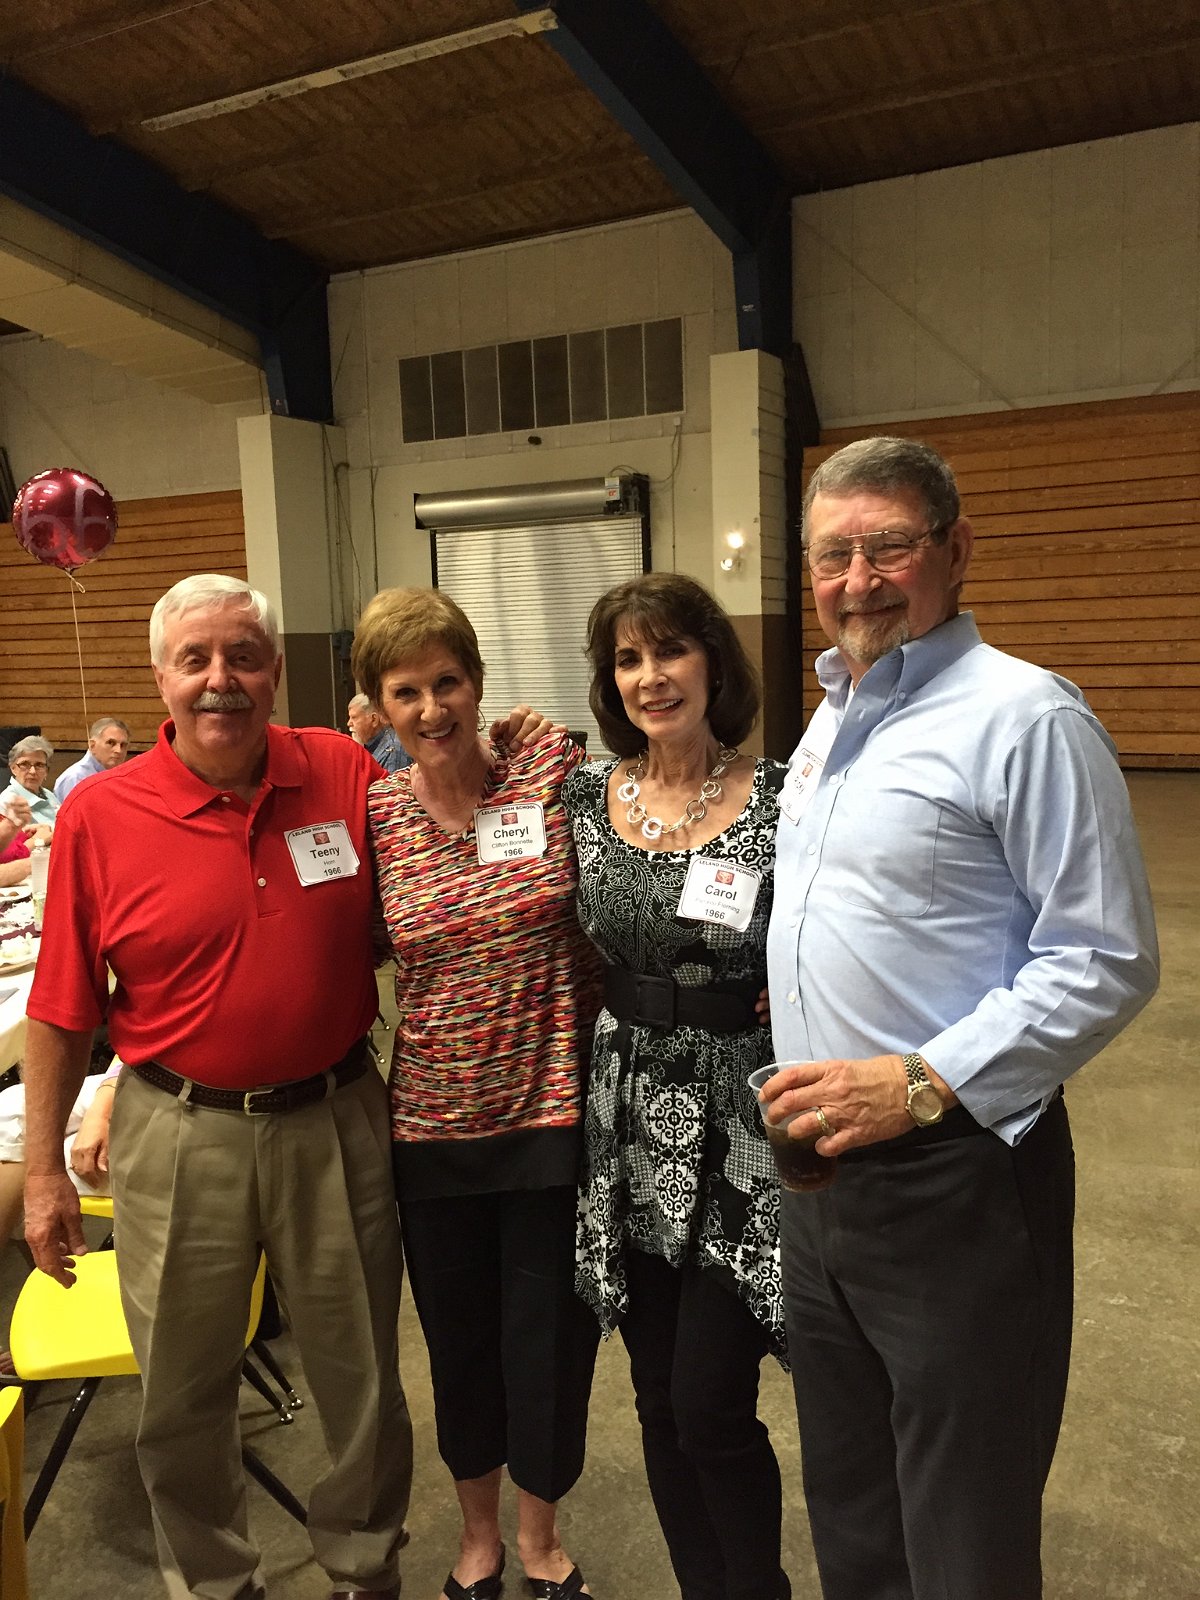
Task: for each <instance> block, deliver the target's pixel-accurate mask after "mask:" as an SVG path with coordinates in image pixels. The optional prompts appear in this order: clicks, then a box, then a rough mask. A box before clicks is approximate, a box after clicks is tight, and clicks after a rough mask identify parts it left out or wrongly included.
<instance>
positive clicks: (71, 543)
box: [13, 467, 117, 572]
mask: <svg viewBox="0 0 1200 1600" xmlns="http://www.w3.org/2000/svg"><path fill="white" fill-rule="evenodd" d="M13 532H14V533H15V534H16V536H17V539H18V541H19V542H20V543H21V544H22V545H24V547H25V549H26V550H28V551H29V554H30V555H31V556H36V557H37V559H38V560H39V561H41V562H43V563H44V564H45V565H46V566H48V567H62V568H64V569H65V570H66V571H67V572H71V571H73V570H74V569H75V568H76V567H82V566H85V565H86V564H87V563H88V562H89V561H94V560H95V559H96V557H97V556H100V555H103V554H104V552H105V551H106V550H107V549H108V547H109V545H110V544H111V543H112V542H113V540H114V539H115V538H116V536H117V507H116V504H115V502H114V500H113V497H112V495H110V494H109V492H108V490H107V489H106V488H105V487H104V485H103V484H102V483H98V482H97V481H96V479H95V478H89V477H88V475H87V473H86V472H77V471H76V470H75V468H74V467H53V468H52V469H51V470H50V471H49V472H39V473H38V474H37V476H36V477H34V478H30V480H29V481H28V483H23V484H22V485H21V489H20V492H19V493H18V495H17V498H16V500H15V502H14V504H13Z"/></svg>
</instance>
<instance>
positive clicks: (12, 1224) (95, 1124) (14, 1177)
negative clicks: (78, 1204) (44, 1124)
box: [0, 1058, 121, 1244]
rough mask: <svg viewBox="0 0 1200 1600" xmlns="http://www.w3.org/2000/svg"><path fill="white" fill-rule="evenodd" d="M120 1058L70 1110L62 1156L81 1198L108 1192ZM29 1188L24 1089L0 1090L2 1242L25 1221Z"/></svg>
mask: <svg viewBox="0 0 1200 1600" xmlns="http://www.w3.org/2000/svg"><path fill="white" fill-rule="evenodd" d="M120 1071H121V1063H120V1061H119V1060H117V1059H115V1058H114V1060H113V1064H112V1066H111V1067H110V1068H109V1070H108V1071H107V1072H106V1073H104V1074H103V1075H101V1074H99V1073H94V1074H92V1076H91V1077H88V1078H85V1079H84V1080H83V1087H82V1088H81V1089H80V1091H79V1094H78V1095H77V1096H76V1099H75V1104H74V1105H73V1106H72V1107H71V1115H70V1116H69V1117H68V1119H67V1137H66V1138H65V1139H64V1140H63V1153H64V1155H65V1156H66V1160H67V1172H68V1173H69V1175H70V1178H71V1182H72V1183H73V1184H74V1185H75V1187H76V1189H77V1190H78V1191H79V1193H80V1194H108V1193H109V1192H110V1191H109V1185H108V1124H109V1119H110V1117H111V1116H112V1105H113V1090H114V1089H115V1088H116V1087H117V1076H118V1074H119V1073H120ZM24 1190H25V1085H24V1084H23V1083H14V1084H13V1085H12V1087H11V1088H8V1089H0V1244H3V1243H4V1241H5V1240H6V1239H10V1238H12V1236H13V1233H14V1232H15V1231H16V1229H17V1225H18V1224H19V1223H20V1221H21V1212H22V1210H23V1205H22V1202H23V1199H24Z"/></svg>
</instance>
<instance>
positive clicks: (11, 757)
mask: <svg viewBox="0 0 1200 1600" xmlns="http://www.w3.org/2000/svg"><path fill="white" fill-rule="evenodd" d="M35 750H36V751H37V752H38V753H39V755H43V756H45V758H46V760H47V761H53V760H54V746H53V745H52V744H51V743H50V741H49V739H42V738H40V737H39V736H38V735H37V734H36V733H29V734H26V735H25V737H24V738H23V739H18V740H17V742H16V744H14V745H13V747H12V749H11V750H10V751H9V752H8V764H9V766H10V767H11V766H12V764H13V762H14V761H15V760H16V759H17V757H18V756H31V755H32V754H33V753H34V751H35Z"/></svg>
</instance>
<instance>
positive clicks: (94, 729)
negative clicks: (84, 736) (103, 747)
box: [88, 717, 132, 739]
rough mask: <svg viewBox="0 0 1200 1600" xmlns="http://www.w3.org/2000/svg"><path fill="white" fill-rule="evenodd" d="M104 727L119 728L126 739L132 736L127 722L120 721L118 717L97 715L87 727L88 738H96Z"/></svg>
mask: <svg viewBox="0 0 1200 1600" xmlns="http://www.w3.org/2000/svg"><path fill="white" fill-rule="evenodd" d="M105 728H120V730H121V732H122V733H123V734H124V735H125V737H126V738H127V739H129V738H132V735H131V733H130V732H129V725H128V723H125V722H122V721H121V719H120V717H97V718H96V720H95V722H93V723H92V725H91V727H90V728H89V729H88V738H89V739H98V738H99V737H100V735H101V734H102V733H103V732H104V730H105Z"/></svg>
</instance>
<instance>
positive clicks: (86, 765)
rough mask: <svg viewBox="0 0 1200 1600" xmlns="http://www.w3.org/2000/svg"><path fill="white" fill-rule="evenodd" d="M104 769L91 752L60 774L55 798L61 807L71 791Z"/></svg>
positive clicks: (56, 783)
mask: <svg viewBox="0 0 1200 1600" xmlns="http://www.w3.org/2000/svg"><path fill="white" fill-rule="evenodd" d="M103 771H104V768H103V767H102V766H101V765H100V763H99V762H98V761H97V760H96V758H95V756H94V755H93V754H92V752H91V751H90V750H88V751H87V752H86V753H85V754H84V755H82V756H81V757H80V758H79V760H78V761H76V762H75V763H74V764H73V765H72V766H69V767H67V768H66V769H65V770H64V771H62V772H60V773H59V775H58V777H57V778H56V779H55V783H54V798H55V799H56V800H57V801H58V803H59V805H61V804H62V803H63V801H64V800H65V799H66V798H67V796H68V795H69V794H70V792H71V790H72V789H74V788H76V787H77V785H79V784H81V783H82V782H83V780H84V779H85V778H94V777H95V775H96V774H97V773H98V772H103Z"/></svg>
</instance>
